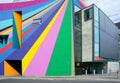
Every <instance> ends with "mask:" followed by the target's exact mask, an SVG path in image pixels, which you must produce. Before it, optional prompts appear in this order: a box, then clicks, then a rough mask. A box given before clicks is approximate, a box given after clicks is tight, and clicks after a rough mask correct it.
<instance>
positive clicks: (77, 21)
mask: <svg viewBox="0 0 120 83" xmlns="http://www.w3.org/2000/svg"><path fill="white" fill-rule="evenodd" d="M78 24H79V13H77V14H75V26H76V25H78Z"/></svg>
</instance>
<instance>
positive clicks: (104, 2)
mask: <svg viewBox="0 0 120 83" xmlns="http://www.w3.org/2000/svg"><path fill="white" fill-rule="evenodd" d="M83 1H84V2H85V3H86V4H87V5H90V4H93V3H94V4H95V5H97V6H98V7H99V8H100V9H101V10H102V11H103V12H104V13H105V14H106V15H107V16H108V17H109V18H110V19H111V20H112V21H113V22H114V23H117V22H120V0H83Z"/></svg>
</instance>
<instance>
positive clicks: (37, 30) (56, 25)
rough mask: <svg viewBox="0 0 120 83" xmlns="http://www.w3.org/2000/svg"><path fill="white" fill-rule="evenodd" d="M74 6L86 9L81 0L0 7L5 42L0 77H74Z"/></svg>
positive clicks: (0, 30) (36, 1)
mask: <svg viewBox="0 0 120 83" xmlns="http://www.w3.org/2000/svg"><path fill="white" fill-rule="evenodd" d="M74 5H76V6H78V7H79V8H81V9H82V8H85V7H86V6H85V5H84V3H82V1H81V0H34V1H29V2H19V3H9V4H8V3H6V4H1V5H0V15H1V17H0V35H9V38H8V43H7V44H1V43H0V75H4V76H13V75H22V76H67V75H70V76H71V75H74V72H75V70H74V36H73V35H74V20H73V19H74ZM8 6H9V7H8ZM35 20H37V21H39V20H40V23H37V22H36V23H35V22H34V21H35ZM14 46H15V47H14Z"/></svg>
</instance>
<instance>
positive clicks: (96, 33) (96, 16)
mask: <svg viewBox="0 0 120 83" xmlns="http://www.w3.org/2000/svg"><path fill="white" fill-rule="evenodd" d="M94 56H95V57H99V12H98V8H97V7H96V6H94Z"/></svg>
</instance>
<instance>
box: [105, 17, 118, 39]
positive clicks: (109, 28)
mask: <svg viewBox="0 0 120 83" xmlns="http://www.w3.org/2000/svg"><path fill="white" fill-rule="evenodd" d="M105 24H106V32H107V33H108V34H109V35H111V36H112V37H114V38H115V39H117V35H118V30H117V27H116V26H115V25H114V24H113V23H112V21H110V19H108V18H106V19H105Z"/></svg>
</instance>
